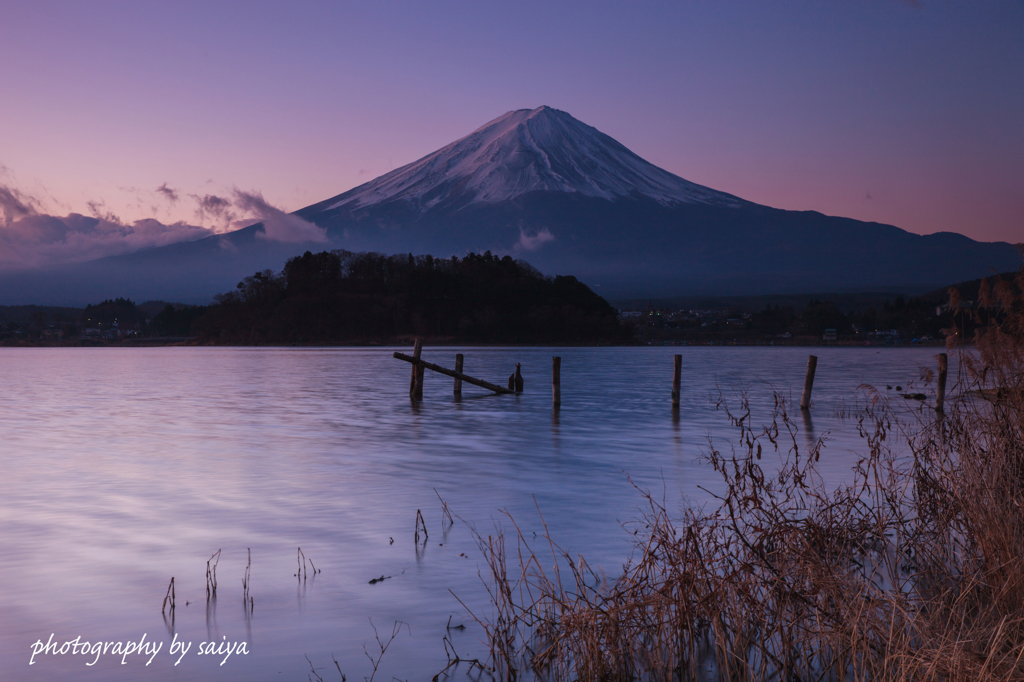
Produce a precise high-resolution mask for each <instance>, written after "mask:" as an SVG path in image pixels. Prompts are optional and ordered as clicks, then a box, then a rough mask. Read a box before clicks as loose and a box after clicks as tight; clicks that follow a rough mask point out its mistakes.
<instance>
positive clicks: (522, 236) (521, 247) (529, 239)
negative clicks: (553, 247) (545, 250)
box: [512, 227, 555, 251]
mask: <svg viewBox="0 0 1024 682" xmlns="http://www.w3.org/2000/svg"><path fill="white" fill-rule="evenodd" d="M553 241H555V235H553V234H551V232H550V231H549V230H548V228H546V227H542V228H541V229H540V230H539V231H538V232H537V233H536V234H532V235H530V234H526V232H525V231H524V230H523V228H521V227H520V228H519V241H518V242H516V245H515V246H514V247H512V248H513V250H514V251H536V250H537V249H539V248H540V247H542V246H544V245H545V244H547V243H548V242H553Z"/></svg>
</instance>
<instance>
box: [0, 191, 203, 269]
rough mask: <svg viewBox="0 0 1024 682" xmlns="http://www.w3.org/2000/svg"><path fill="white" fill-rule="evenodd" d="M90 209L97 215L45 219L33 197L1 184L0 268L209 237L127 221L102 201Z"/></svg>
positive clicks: (190, 229) (181, 226)
mask: <svg viewBox="0 0 1024 682" xmlns="http://www.w3.org/2000/svg"><path fill="white" fill-rule="evenodd" d="M88 205H89V207H90V208H89V210H90V211H92V212H93V213H94V214H96V215H95V216H84V215H82V214H80V213H69V214H68V215H66V216H63V217H61V216H55V215H49V214H47V213H44V212H42V211H41V210H40V208H39V202H37V201H36V200H35V199H33V198H31V197H27V196H25V195H23V194H21V193H20V192H18V191H17V190H15V189H13V188H11V187H7V186H4V185H0V211H2V213H0V216H2V217H0V268H4V269H10V268H31V267H42V266H47V265H56V264H59V263H75V262H81V261H87V260H93V259H95V258H102V257H104V256H113V255H117V254H121V253H129V252H131V251H138V250H139V249H144V248H148V247H152V246H166V245H168V244H173V243H175V242H180V241H190V240H195V239H201V238H202V237H206V236H208V235H210V234H212V231H211V230H209V229H207V228H204V227H199V226H196V225H189V224H187V223H184V222H176V223H170V224H165V223H162V222H160V221H158V220H153V219H151V218H147V219H144V220H136V221H134V222H132V223H125V222H123V221H121V220H120V219H118V218H117V216H115V215H114V214H113V213H111V212H110V211H107V210H106V209H105V207H104V205H103V203H102V202H89V204H88Z"/></svg>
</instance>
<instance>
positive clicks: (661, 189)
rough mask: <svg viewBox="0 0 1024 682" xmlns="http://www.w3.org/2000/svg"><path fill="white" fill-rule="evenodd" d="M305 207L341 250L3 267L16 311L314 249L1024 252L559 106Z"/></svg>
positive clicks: (776, 257) (889, 266) (648, 260)
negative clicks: (705, 159) (754, 194)
mask: <svg viewBox="0 0 1024 682" xmlns="http://www.w3.org/2000/svg"><path fill="white" fill-rule="evenodd" d="M294 215H297V216H299V217H301V218H303V219H305V220H306V221H309V222H311V223H314V224H315V225H317V226H320V227H322V228H324V230H325V232H326V236H327V239H328V243H326V244H325V243H321V242H310V243H308V244H305V243H282V242H275V241H272V240H270V239H266V238H263V237H265V236H266V235H262V234H261V231H262V227H261V226H260V225H253V226H250V227H247V228H245V229H242V230H238V231H236V232H232V233H229V234H226V235H218V236H214V237H208V238H205V239H201V240H198V241H194V242H186V243H178V244H172V245H170V246H166V247H159V248H153V249H148V250H145V251H140V252H137V253H132V254H128V255H122V256H116V257H109V258H104V259H100V260H96V261H91V262H89V263H80V264H76V265H72V266H64V267H61V268H53V269H50V270H46V271H34V272H27V273H17V274H12V273H7V274H0V304H3V303H10V302H14V303H49V304H83V303H85V302H90V301H92V302H95V301H98V300H102V299H104V298H110V297H114V296H130V297H133V298H135V299H136V300H144V299H164V300H178V301H183V302H195V303H205V302H208V301H209V300H210V298H211V297H212V296H213V295H214V294H216V293H219V292H223V291H228V290H231V289H233V288H234V286H235V284H236V283H237V282H239V281H240V280H241V279H242V278H244V277H246V276H248V275H251V274H252V273H253V272H255V271H258V270H263V269H267V268H270V269H274V270H280V269H281V268H282V267H283V265H284V262H285V261H286V260H287V259H288V258H289V257H292V256H295V255H298V254H301V253H302V252H303V251H305V250H307V249H308V250H312V251H322V250H324V249H332V248H333V249H346V250H349V251H378V252H382V253H387V254H393V253H414V254H428V253H429V254H432V255H434V256H438V257H442V258H444V257H448V256H451V255H460V256H461V255H464V254H466V253H467V252H470V251H475V252H477V253H482V252H484V251H488V250H489V251H491V252H493V253H496V254H510V255H513V256H514V257H517V258H522V259H525V260H527V261H528V262H530V263H531V264H532V265H534V266H535V267H537V268H538V269H539V270H540V271H541V272H543V273H545V274H548V275H560V274H571V275H575V276H576V277H578V278H579V279H580V280H581V281H583V282H585V283H587V284H588V285H590V286H591V287H592V288H593V289H594V290H595V291H596V292H597V293H599V294H601V295H602V296H604V297H605V298H608V299H626V298H641V297H643V298H646V297H658V298H668V297H676V296H690V295H707V294H714V295H741V294H742V295H747V294H786V293H813V292H818V291H831V292H854V291H880V290H887V291H896V292H899V291H908V292H910V291H913V292H920V291H925V290H927V289H929V288H934V287H938V286H942V285H944V284H945V283H947V282H951V281H964V280H969V279H974V278H977V277H981V276H984V275H986V274H989V273H991V272H993V271H1008V270H1015V269H1017V268H1019V266H1020V256H1019V254H1018V253H1017V250H1016V248H1015V247H1013V246H1011V245H1010V244H1006V243H1003V242H995V243H983V242H977V241H974V240H972V239H969V238H967V237H965V236H963V235H960V234H955V233H949V232H945V233H937V234H932V235H924V236H922V235H916V234H912V233H910V232H906V231H905V230H901V229H899V228H897V227H894V226H891V225H884V224H880V223H870V222H862V221H858V220H853V219H849V218H834V217H829V216H825V215H822V214H820V213H817V212H813V211H786V210H780V209H775V208H771V207H767V206H761V205H758V204H755V203H752V202H749V201H745V200H743V199H741V198H739V197H736V196H733V195H731V194H728V193H725V192H720V191H717V190H714V189H711V188H708V187H704V186H701V185H698V184H695V183H693V182H690V181H688V180H685V179H683V178H680V177H678V176H676V175H674V174H672V173H669V172H668V171H665V170H663V169H661V168H658V167H657V166H654V165H653V164H650V163H648V162H647V161H645V160H644V159H642V158H641V157H639V156H638V155H636V154H634V153H633V152H631V151H630V150H628V149H627V148H626V147H624V146H623V145H622V144H620V143H619V142H617V141H615V140H614V139H612V138H611V137H609V136H607V135H605V134H604V133H601V132H600V131H598V130H597V129H595V128H593V127H591V126H588V125H586V124H584V123H582V122H580V121H578V120H576V119H575V118H573V117H572V116H570V115H569V114H567V113H565V112H563V111H558V110H557V109H553V108H551V107H546V106H542V107H539V108H537V109H521V110H518V111H511V112H508V113H506V114H504V115H503V116H500V117H498V118H496V119H494V120H493V121H491V122H490V123H488V124H486V125H484V126H483V127H481V128H479V129H477V130H476V131H474V132H472V133H470V134H469V135H467V136H465V137H463V138H461V139H459V140H456V141H455V142H453V143H451V144H449V145H446V146H445V147H443V148H441V149H439V150H437V151H436V152H434V153H432V154H429V155H427V156H425V157H423V158H421V159H419V160H417V161H414V162H412V163H410V164H408V165H405V166H402V167H401V168H398V169H396V170H394V171H391V172H390V173H386V174H385V175H382V176H380V177H378V178H376V179H374V180H371V181H370V182H367V183H365V184H363V185H360V186H358V187H355V188H353V189H351V190H349V191H347V192H344V193H341V194H338V195H336V196H334V197H331V198H329V199H326V200H324V201H321V202H318V203H315V204H313V205H311V206H307V207H306V208H303V209H301V210H299V211H296V212H295V214H294Z"/></svg>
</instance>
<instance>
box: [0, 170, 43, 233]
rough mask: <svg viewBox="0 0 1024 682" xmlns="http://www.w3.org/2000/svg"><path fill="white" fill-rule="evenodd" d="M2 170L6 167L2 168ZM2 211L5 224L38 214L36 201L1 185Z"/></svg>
mask: <svg viewBox="0 0 1024 682" xmlns="http://www.w3.org/2000/svg"><path fill="white" fill-rule="evenodd" d="M0 168H4V170H6V168H5V167H2V166H0ZM0 210H2V211H3V224H4V225H6V224H8V223H10V222H11V221H13V220H17V219H18V218H21V217H24V216H26V215H31V214H32V213H35V212H36V204H35V201H34V200H33V199H32V198H31V197H26V196H24V195H23V194H21V192H19V191H17V190H16V189H13V188H11V187H5V186H4V185H0Z"/></svg>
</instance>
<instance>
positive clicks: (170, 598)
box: [160, 576, 174, 614]
mask: <svg viewBox="0 0 1024 682" xmlns="http://www.w3.org/2000/svg"><path fill="white" fill-rule="evenodd" d="M168 603H170V605H171V613H172V614H173V613H174V576H171V584H170V585H168V586H167V594H166V595H165V596H164V603H163V606H161V607H160V613H161V614H164V613H165V612H166V610H167V604H168Z"/></svg>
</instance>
